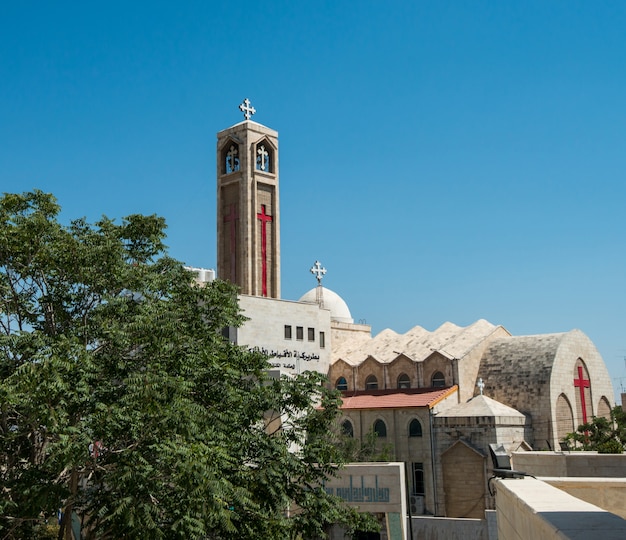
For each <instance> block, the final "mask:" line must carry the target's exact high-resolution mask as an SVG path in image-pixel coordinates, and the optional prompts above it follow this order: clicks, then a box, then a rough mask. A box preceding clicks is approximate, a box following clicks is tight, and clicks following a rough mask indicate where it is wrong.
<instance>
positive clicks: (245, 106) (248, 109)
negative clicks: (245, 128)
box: [239, 98, 256, 120]
mask: <svg viewBox="0 0 626 540" xmlns="http://www.w3.org/2000/svg"><path fill="white" fill-rule="evenodd" d="M239 110H240V111H241V112H242V113H243V117H244V118H245V119H246V120H250V118H252V115H253V114H254V113H256V109H255V108H254V107H253V106H252V105H251V104H250V100H249V99H248V98H246V99H244V100H243V103H242V104H241V105H239Z"/></svg>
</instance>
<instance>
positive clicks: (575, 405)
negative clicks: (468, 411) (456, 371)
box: [478, 330, 615, 450]
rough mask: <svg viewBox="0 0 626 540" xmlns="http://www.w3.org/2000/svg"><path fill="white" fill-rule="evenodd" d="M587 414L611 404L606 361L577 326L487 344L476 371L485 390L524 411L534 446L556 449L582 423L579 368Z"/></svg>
mask: <svg viewBox="0 0 626 540" xmlns="http://www.w3.org/2000/svg"><path fill="white" fill-rule="evenodd" d="M579 367H580V368H581V370H580V372H582V374H583V380H584V381H585V384H586V383H588V387H584V388H582V392H583V393H584V402H585V405H586V412H587V418H588V419H589V420H591V418H592V416H597V415H599V414H602V415H607V414H608V411H609V410H610V408H611V407H613V406H614V401H615V400H614V396H613V386H612V384H611V379H610V377H609V374H608V371H607V369H606V365H605V364H604V361H603V360H602V357H601V356H600V353H598V351H597V349H596V347H595V346H594V345H593V343H592V342H591V340H590V339H589V338H588V337H587V336H586V335H585V334H584V333H583V332H581V331H580V330H572V331H570V332H566V333H562V334H541V335H536V336H521V337H509V338H502V339H496V340H494V341H492V342H491V343H490V344H489V346H488V347H487V349H486V351H485V353H484V355H483V357H482V359H481V363H480V368H479V371H478V376H479V377H481V378H482V379H483V380H484V382H485V390H484V392H485V394H487V395H489V396H491V397H493V398H494V399H496V400H498V401H500V402H502V403H506V404H507V405H509V406H511V407H513V408H515V409H517V410H518V411H520V412H522V413H524V414H525V415H527V416H528V417H529V418H530V420H531V423H532V432H531V435H530V437H529V440H528V442H529V443H530V444H531V445H532V446H533V448H535V449H536V450H542V449H555V448H559V441H560V439H562V438H563V437H564V436H565V435H566V434H567V433H568V432H569V431H572V430H571V427H572V426H574V429H575V428H576V427H578V425H580V424H582V423H583V411H582V401H581V387H576V386H575V380H577V379H578V378H579V373H580V372H579V369H578V368H579Z"/></svg>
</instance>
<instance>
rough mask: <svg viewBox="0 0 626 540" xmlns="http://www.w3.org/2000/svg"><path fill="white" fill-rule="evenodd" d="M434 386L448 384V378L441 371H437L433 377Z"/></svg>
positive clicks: (440, 386) (439, 386)
mask: <svg viewBox="0 0 626 540" xmlns="http://www.w3.org/2000/svg"><path fill="white" fill-rule="evenodd" d="M431 381H432V383H431V386H432V387H433V388H443V387H444V386H445V385H446V378H445V377H444V375H443V373H441V371H436V372H435V373H434V374H433V377H432V379H431Z"/></svg>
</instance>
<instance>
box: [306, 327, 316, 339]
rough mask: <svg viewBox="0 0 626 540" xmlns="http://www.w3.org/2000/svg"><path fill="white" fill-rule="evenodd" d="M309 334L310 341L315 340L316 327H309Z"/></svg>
mask: <svg viewBox="0 0 626 540" xmlns="http://www.w3.org/2000/svg"><path fill="white" fill-rule="evenodd" d="M307 336H308V338H309V341H315V328H307Z"/></svg>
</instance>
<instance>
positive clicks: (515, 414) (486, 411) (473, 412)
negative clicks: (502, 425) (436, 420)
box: [437, 395, 526, 419]
mask: <svg viewBox="0 0 626 540" xmlns="http://www.w3.org/2000/svg"><path fill="white" fill-rule="evenodd" d="M474 416H480V417H498V418H524V419H525V418H526V417H525V416H524V415H523V414H522V413H521V412H519V411H518V410H516V409H513V408H512V407H509V406H508V405H505V404H504V403H500V402H499V401H496V400H495V399H491V398H490V397H487V396H480V395H479V396H474V397H473V398H472V399H470V400H469V401H466V402H465V403H459V404H458V405H455V406H454V407H451V408H449V409H446V410H445V411H443V412H440V413H439V414H438V415H437V417H440V418H467V417H474Z"/></svg>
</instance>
